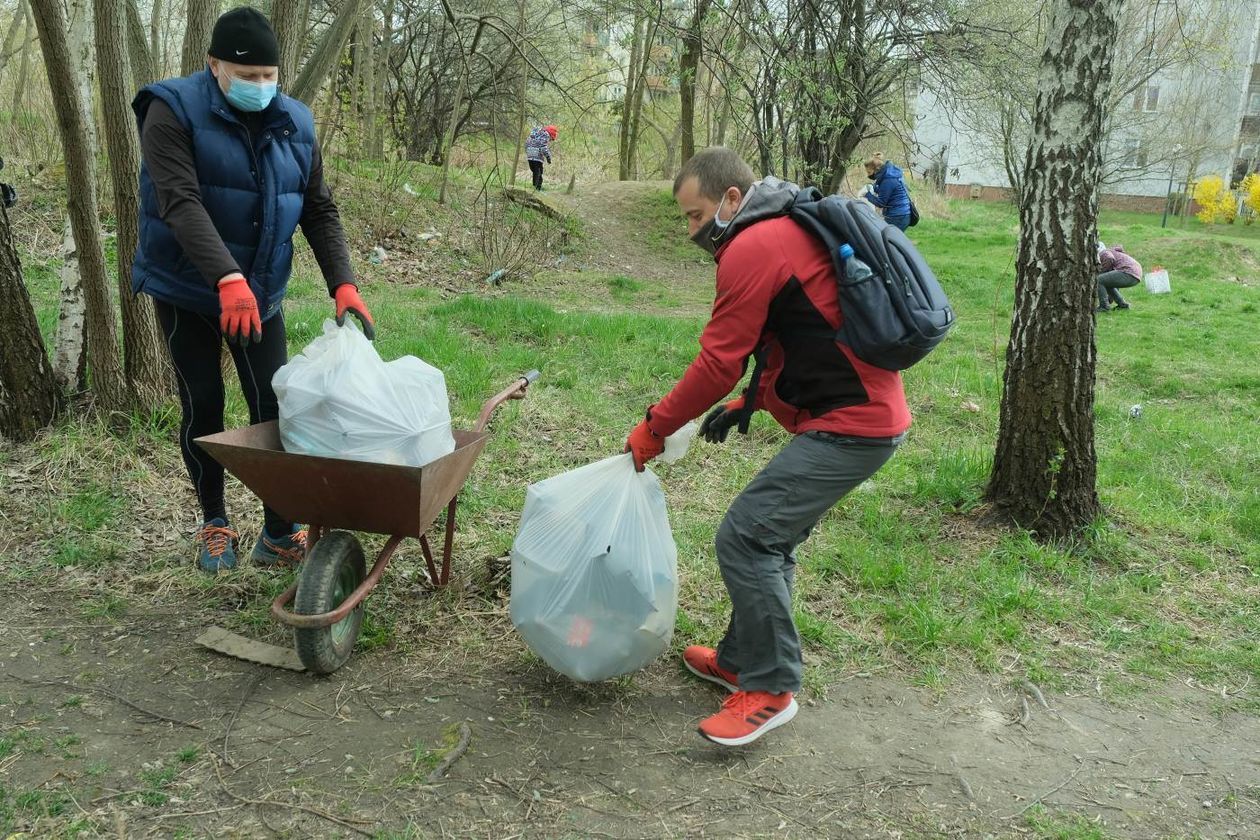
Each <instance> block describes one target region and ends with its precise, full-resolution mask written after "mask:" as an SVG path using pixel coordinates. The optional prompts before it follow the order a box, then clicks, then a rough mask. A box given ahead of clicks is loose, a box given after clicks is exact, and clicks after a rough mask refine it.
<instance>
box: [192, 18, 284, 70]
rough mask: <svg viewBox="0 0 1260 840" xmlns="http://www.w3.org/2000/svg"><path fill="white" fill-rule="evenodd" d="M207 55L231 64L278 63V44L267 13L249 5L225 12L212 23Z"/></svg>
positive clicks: (263, 65)
mask: <svg viewBox="0 0 1260 840" xmlns="http://www.w3.org/2000/svg"><path fill="white" fill-rule="evenodd" d="M209 52H210V55H212V56H214V57H215V58H217V59H220V60H222V61H230V62H232V63H233V64H248V65H251V66H255V67H258V66H261V67H275V66H277V65H278V64H280V44H279V42H278V41H276V33H275V30H274V29H272V28H271V21H269V20H267V17H266V15H264V14H263V13H262V12H260V11H258V10H257V9H251V8H250V7H249V6H241V7H239V8H236V9H233V10H232V11H230V12H224V13H223V15H222V16H220V18H219V19H218V21H216V22H215V24H214V34H213V35H212V36H211V37H210V50H209Z"/></svg>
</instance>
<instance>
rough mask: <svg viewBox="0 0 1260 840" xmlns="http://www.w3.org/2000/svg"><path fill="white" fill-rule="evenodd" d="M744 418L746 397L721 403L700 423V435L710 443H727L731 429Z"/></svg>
mask: <svg viewBox="0 0 1260 840" xmlns="http://www.w3.org/2000/svg"><path fill="white" fill-rule="evenodd" d="M743 418H744V398H743V397H740V398H739V399H737V400H731V401H730V402H728V403H727V404H726V405H719V406H718V407H717V408H715V409H713V410H712V411H710V412H709V413H708V415H707V416H706V417H705V418H704V422H703V423H701V424H700V437H702V438H704V439H705V440H707V441H708V442H709V443H725V442H726V436H727V435H729V434H730V433H731V429H733V428H734V427H735V426H737V425H739V421H740V420H742V419H743Z"/></svg>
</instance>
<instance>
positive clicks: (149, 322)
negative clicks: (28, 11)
mask: <svg viewBox="0 0 1260 840" xmlns="http://www.w3.org/2000/svg"><path fill="white" fill-rule="evenodd" d="M125 34H126V13H125V12H124V11H123V9H122V7H121V6H120V5H119V4H118V2H117V0H96V55H97V60H98V61H99V62H100V68H101V110H102V112H103V113H104V117H105V144H106V148H107V150H108V152H109V160H110V175H111V178H112V181H113V185H114V216H115V217H116V218H117V220H118V248H117V250H118V300H119V306H120V308H121V309H122V329H123V372H124V375H125V376H126V378H127V384H128V385H129V386H130V388H131V392H132V395H133V398H134V400H135V405H136V407H137V408H138V409H140V410H141V411H145V412H148V411H151V410H152V409H154V408H156V407H157V405H158V404H159V402H160V401H161V400H163V399H165V398H166V396H167V395H168V394H170V393H171V390H172V389H171V387H170V386H171V384H172V383H171V381H170V376H169V365H168V363H167V358H166V353H165V350H164V348H163V347H162V343H161V338H160V334H159V332H158V327H157V319H156V318H155V317H154V314H153V307H152V306H149V305H148V301H147V300H140V299H139V298H137V296H136V295H134V294H132V292H131V262H132V260H133V259H134V258H135V254H136V247H137V244H138V242H139V232H140V195H139V191H138V188H137V185H136V177H137V174H138V173H139V171H140V142H139V139H138V138H137V137H136V129H135V121H134V119H133V118H132V115H131V96H130V91H129V90H128V87H127V82H126V79H128V78H129V77H130V73H131V69H130V67H129V66H128V61H127V51H126V47H125V44H126V37H125Z"/></svg>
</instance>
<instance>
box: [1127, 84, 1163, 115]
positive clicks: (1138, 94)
mask: <svg viewBox="0 0 1260 840" xmlns="http://www.w3.org/2000/svg"><path fill="white" fill-rule="evenodd" d="M1133 110H1134V111H1146V112H1153V111H1158V110H1159V85H1144V86H1143V87H1140V88H1138V89H1137V90H1135V91H1134V92H1133Z"/></svg>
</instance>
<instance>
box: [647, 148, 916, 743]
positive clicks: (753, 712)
mask: <svg viewBox="0 0 1260 840" xmlns="http://www.w3.org/2000/svg"><path fill="white" fill-rule="evenodd" d="M796 192H797V187H796V186H795V185H794V184H788V183H784V182H782V181H779V180H778V179H776V178H766V179H764V180H762V181H759V182H757V183H755V184H754V183H753V172H752V170H751V169H750V168H749V166H748V164H746V163H745V162H744V161H743V160H741V159H740V157H739V156H738V155H737V154H735V153H734V152H732V151H730V150H729V149H722V148H712V149H706V150H704V151H702V152H700V153H699V154H697V155H696V156H695V157H693V158H691V159H690V160H689V161H688V162H687V164H686V165H685V166H684V167H683V169H682V171H681V172H680V173H679V175H678V178H677V180H675V181H674V197H675V198H676V199H677V201H678V205H679V207H680V208H681V209H682V211H683V213H684V215H686V217H687V224H688V230H689V232H690V233H691V238H692V240H693V241H694V242H696V244H698V245H699V246H700V247H702V248H704V249H705V250H707V251H709V252H710V253H713V255H714V258H715V260H716V262H717V296H716V300H715V301H714V304H713V314H712V316H711V317H710V319H709V323H708V324H707V325H706V326H705V328H704V331H703V332H702V333H701V335H700V354H699V355H698V356H697V357H696V359H695V361H694V362H692V363H691V366H690V367H688V368H687V372H686V373H685V374H684V375H683V378H682V380H681V381H679V383H678V384H677V385H675V386H674V388H673V390H671V391H670V392H669V394H667V395H666V396H665V397H664V398H663V399H661V401H660V402H658V403H656V404H655V405H653V406H652V407H651V408H649V409H648V412H647V417H646V419H645V420H643V422H641V423H639V425H638V426H636V427H635V428H634V430H633V431H632V432H631V433H630V437H629V439H628V440H627V441H626V450H627V451H629V452H632V453H633V454H634V462H635V467H636V468H637V469H642V468H643V465H644V464H646V463H647V462H648V461H650V460H651V459H652V458H655V457H656V456H657V455H659V454H661V452H662V451H663V449H664V444H665V438H666V437H668V436H669V435H671V434H673V433H674V432H675V431H677V430H678V429H680V428H681V427H682V426H683V425H684V424H686V423H687V422H688V421H689V420H692V419H694V418H697V417H699V416H700V415H702V414H704V413H705V412H706V411H708V412H709V413H708V415H707V416H706V417H705V420H704V423H703V425H702V426H701V434H702V436H704V437H705V438H706V439H707V440H709V441H710V442H712V443H717V442H721V441H724V440H725V439H726V436H727V435H728V434H729V432H730V430H731V428H733V427H736V426H740V427H741V431H745V430H746V429H747V426H746V422H747V417H748V415H749V414H750V413H751V412H752V411H756V410H758V409H765V410H767V411H769V412H770V413H771V414H772V415H773V416H774V418H775V419H776V420H777V421H779V423H780V424H781V425H782V426H783V427H784V428H785V429H787V430H788V431H789V432H791V433H792V434H793V435H794V437H793V439H792V441H791V443H789V444H788V445H787V446H786V447H784V449H783V450H782V451H780V452H779V453H778V454H777V455H776V456H775V457H774V458H773V459H771V461H770V463H769V464H767V465H766V467H765V469H763V470H762V471H761V472H760V473H759V474H758V475H757V477H756V478H754V479H753V480H752V483H751V484H749V485H748V487H747V488H745V489H744V491H743V492H742V493H741V494H740V495H739V496H738V497H737V498H736V499H735V501H734V502H733V503H732V504H731V507H730V509H729V510H728V511H727V513H726V517H725V518H724V519H723V520H722V524H721V526H720V527H719V528H718V532H717V539H716V548H717V559H718V566H719V568H720V569H721V572H722V580H723V581H724V582H725V584H726V588H727V591H728V592H729V593H730V598H731V621H730V626H729V628H728V629H727V631H726V636H725V637H724V638H723V639H722V642H721V643H720V644H719V645H718V647H717V649H716V650H714V649H713V648H707V647H701V646H698V645H693V646H691V647H689V648H687V650H686V651H685V652H684V653H683V662H684V664H685V665H686V667H687V668H688V670H690V671H691V672H692V673H694V674H696V675H697V676H699V677H700V678H702V679H706V680H709V681H710V682H714V683H717V684H718V685H721V686H723V687H725V688H727V689H728V690H729V691H731V692H733V693H732V694H731V696H730V697H729V698H727V700H726V702H724V703H723V704H722V709H721V711H719V712H718V713H717V714H715V715H713V716H711V717H709V718H706V719H705V720H703V721H701V723H700V734H701V735H702V736H704V737H705V738H707V739H709V740H710V741H714V742H716V743H719V744H725V745H728V746H738V745H741V744H747V743H749V742H751V741H754V740H756V739H757V738H759V737H761V736H762V735H764V734H765V733H766V732H768V731H770V730H771V729H774V728H776V727H778V726H782V725H783V724H785V723H787V722H788V721H789V720H791V719H792V718H793V717H794V716H795V715H796V709H797V705H796V700H795V699H794V697H793V695H794V694H795V693H796V692H797V691H798V690H799V689H800V685H801V649H800V638H799V636H798V635H797V632H796V626H795V624H794V623H793V620H792V580H793V576H794V572H795V568H796V555H795V551H796V547H797V546H799V545H800V544H801V543H802V542H804V540H805V538H806V537H808V536H809V533H810V531H811V530H812V529H813V527H814V525H816V524H817V523H818V520H819V519H821V518H822V516H823V514H825V513H826V512H827V510H828V509H829V508H831V507H832V505H834V504H835V503H836V502H837V501H839V500H840V499H841V498H842V497H843V496H844V495H845V494H846V493H848V492H849V491H850V490H852V489H853V488H854V487H856V486H858V485H859V484H861V483H862V482H863V481H865V480H866V479H867V478H869V477H870V476H871V475H873V474H874V473H875V471H876V470H878V469H879V468H880V467H881V466H883V464H884V463H885V462H886V461H887V460H888V459H889V458H890V457H892V454H893V451H894V450H895V449H896V447H897V445H898V444H899V443H900V442H901V441H902V439H903V438H904V435H905V431H906V429H907V428H909V426H910V411H909V409H908V408H907V406H906V398H905V392H904V390H903V389H902V385H901V376H900V374H898V373H896V372H893V371H887V370H883V369H881V368H877V367H873V366H871V365H868V364H865V363H864V362H862V361H861V360H859V359H858V358H857V357H856V356H854V355H853V353H852V351H851V350H849V348H848V347H846V346H844V345H843V344H839V343H837V342H836V341H834V340H833V338H832V336H833V335H834V332H835V330H836V329H838V328H839V326H840V320H841V315H840V306H839V302H838V295H837V284H836V275H835V270H834V268H833V266H832V259H831V255H830V254H828V253H827V250H826V249H825V247H824V246H823V245H822V244H821V243H820V242H819V241H818V240H817V239H816V238H814V237H813V236H812V235H811V234H809V233H808V232H807V231H805V230H804V229H802V228H801V227H799V226H798V225H797V224H796V223H795V222H793V221H792V220H791V219H789V218H788V217H787V216H786V215H785V213H786V212H787V209H788V207H789V206H790V205H791V202H792V200H793V198H794V196H795V194H796ZM750 358H755V359H756V360H757V364H756V366H755V369H754V374H753V381H752V383H751V384H750V386H749V388H748V390H747V391H745V392H744V396H743V397H741V398H740V399H736V400H733V401H731V402H728V403H726V404H724V405H719V406H717V407H716V408H712V410H711V411H710V408H711V407H712V406H714V404H715V403H717V402H718V401H719V400H721V399H722V398H723V397H726V396H727V395H729V394H730V393H731V391H732V389H733V388H734V387H735V386H736V385H737V384H738V383H739V381H740V380H741V379H742V378H743V374H744V371H745V368H746V366H747V363H748V361H749V359H750ZM758 369H759V370H758Z"/></svg>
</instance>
